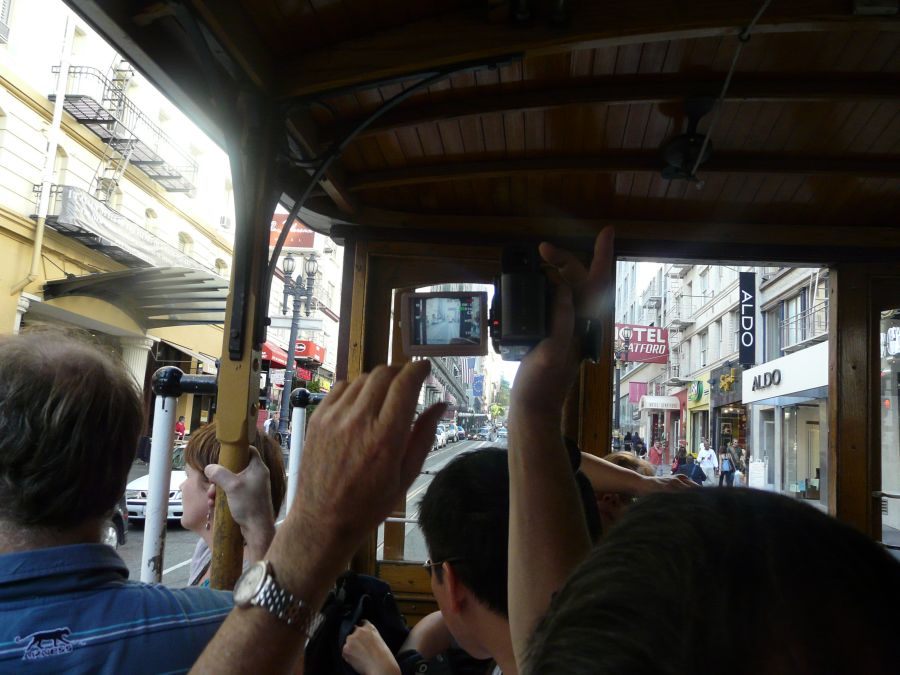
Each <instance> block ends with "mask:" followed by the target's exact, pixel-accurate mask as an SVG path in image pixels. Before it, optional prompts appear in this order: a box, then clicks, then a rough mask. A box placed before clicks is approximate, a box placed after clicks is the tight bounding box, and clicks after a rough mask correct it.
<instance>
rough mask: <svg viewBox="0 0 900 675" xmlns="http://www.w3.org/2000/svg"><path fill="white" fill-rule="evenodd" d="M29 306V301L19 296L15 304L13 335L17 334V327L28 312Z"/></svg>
mask: <svg viewBox="0 0 900 675" xmlns="http://www.w3.org/2000/svg"><path fill="white" fill-rule="evenodd" d="M30 306H31V300H29V299H28V298H26V297H25V296H24V295H20V296H19V302H18V303H17V304H16V319H15V321H14V322H13V335H15V334H16V333H18V332H19V327H20V326H21V325H22V316H23V315H24V314H25V312H27V311H28V308H29V307H30Z"/></svg>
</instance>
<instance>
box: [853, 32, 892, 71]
mask: <svg viewBox="0 0 900 675" xmlns="http://www.w3.org/2000/svg"><path fill="white" fill-rule="evenodd" d="M898 46H900V38H898V36H896V35H894V34H892V33H887V32H884V31H882V32H880V33H878V34H877V36H876V38H875V39H874V40H873V41H872V44H871V45H870V47H869V51H868V52H866V55H865V57H863V60H862V61H861V62H860V64H859V66H860V69H866V70H869V69H871V70H876V71H883V70H888V71H894V72H896V71H898V70H900V62H898V60H897V57H896V54H897V48H898Z"/></svg>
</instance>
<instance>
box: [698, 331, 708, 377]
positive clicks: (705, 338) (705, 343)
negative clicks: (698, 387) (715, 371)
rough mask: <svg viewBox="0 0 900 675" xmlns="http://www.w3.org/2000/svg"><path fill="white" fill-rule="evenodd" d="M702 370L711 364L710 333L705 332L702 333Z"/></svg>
mask: <svg viewBox="0 0 900 675" xmlns="http://www.w3.org/2000/svg"><path fill="white" fill-rule="evenodd" d="M699 337H700V348H699V351H700V368H706V364H707V363H708V362H709V360H708V357H709V331H703V332H702V333H700V336H699Z"/></svg>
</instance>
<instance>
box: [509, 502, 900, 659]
mask: <svg viewBox="0 0 900 675" xmlns="http://www.w3.org/2000/svg"><path fill="white" fill-rule="evenodd" d="M710 588H713V589H715V592H714V594H713V595H712V596H710V594H709V589H710ZM898 606H900V564H898V563H897V562H896V561H895V560H894V559H893V558H891V557H890V556H889V555H888V554H887V553H886V552H885V551H884V550H883V549H882V548H881V547H880V546H879V545H877V544H876V543H874V542H873V541H872V540H870V539H869V538H867V537H866V536H864V535H863V534H861V533H860V532H858V531H856V530H854V529H852V528H850V527H848V526H846V525H843V524H841V523H839V522H838V521H837V520H835V519H833V518H831V517H829V516H827V515H825V514H823V513H820V512H818V511H816V510H815V509H813V508H812V507H810V506H807V505H805V504H802V503H800V502H797V501H794V500H791V499H788V498H787V497H782V496H780V495H775V494H771V493H765V492H758V491H754V490H717V489H715V490H690V491H686V492H680V493H673V494H660V495H653V496H650V497H647V498H645V499H643V500H641V501H640V502H638V503H637V504H636V505H635V506H633V507H632V508H631V509H630V510H629V511H628V513H627V514H626V515H625V516H624V517H623V518H622V520H621V521H620V522H619V523H618V524H617V525H616V527H614V528H613V530H612V532H610V533H609V535H608V536H607V537H606V538H605V539H604V540H603V542H602V543H601V544H600V545H599V546H597V547H596V548H595V549H594V551H593V552H592V553H591V555H590V556H589V557H588V559H587V560H586V561H585V562H584V563H582V565H581V566H580V567H579V568H578V569H577V570H576V571H575V572H574V574H573V575H572V576H571V577H570V579H569V580H568V581H567V583H566V585H565V586H564V587H563V588H562V590H560V592H559V593H558V594H557V596H556V597H555V598H554V601H553V603H552V605H551V608H550V610H549V612H548V614H547V616H545V617H544V619H543V620H542V621H541V623H540V624H539V626H538V627H537V629H536V630H535V632H534V635H533V636H532V640H531V645H530V647H529V652H528V658H527V665H526V668H525V669H524V670H523V672H524V673H541V675H544V674H553V673H566V674H567V675H568V674H570V675H581V674H585V675H586V674H587V673H591V674H593V673H673V674H674V673H698V674H705V673H720V672H725V671H727V672H730V673H736V674H738V675H742V674H744V673H746V674H747V675H749V674H751V673H799V674H802V675H806V674H809V675H812V674H814V673H829V672H833V673H839V672H864V673H888V672H895V671H896V650H895V644H896V639H895V636H894V634H893V633H894V630H893V626H895V625H896V620H895V619H896V617H895V616H894V612H895V611H896V607H898ZM660 636H665V641H664V642H665V648H661V644H662V642H661V640H660ZM736 654H740V657H739V658H736Z"/></svg>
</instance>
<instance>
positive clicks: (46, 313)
mask: <svg viewBox="0 0 900 675" xmlns="http://www.w3.org/2000/svg"><path fill="white" fill-rule="evenodd" d="M3 6H4V14H5V16H4V17H3V18H4V30H3V34H2V35H0V37H2V39H0V327H2V328H0V330H3V331H6V332H8V331H17V330H19V329H20V328H22V327H23V326H24V327H27V326H29V325H34V324H39V323H50V324H56V325H60V326H65V327H69V328H78V329H81V330H84V331H89V332H91V333H93V334H94V335H95V337H96V339H97V341H98V342H99V343H101V344H102V345H104V346H105V347H107V348H108V349H109V350H110V351H112V352H115V353H116V354H118V355H119V356H121V357H122V358H123V359H124V362H125V364H126V367H127V368H128V369H129V371H130V372H131V374H132V375H133V377H134V378H135V381H136V382H137V383H139V384H140V385H142V386H143V385H145V383H146V377H147V373H148V372H152V371H153V370H155V369H156V368H157V367H159V366H160V365H166V364H172V365H178V366H179V367H181V368H182V369H184V370H191V371H194V372H197V371H203V372H215V361H216V359H217V358H218V357H219V354H220V350H221V345H222V330H221V325H217V324H216V323H215V322H213V321H210V320H209V318H210V317H211V316H213V315H215V314H216V312H217V311H218V307H219V305H221V308H222V309H224V299H225V294H226V293H227V285H228V276H229V274H230V265H231V239H232V235H231V223H232V220H233V200H232V195H231V185H230V174H229V168H228V161H227V157H226V156H225V154H224V153H223V152H222V150H221V149H219V148H218V147H217V146H216V145H215V144H214V143H212V142H211V141H210V140H209V139H208V138H206V137H205V136H204V135H203V134H202V133H200V131H199V130H198V129H197V128H196V127H195V126H194V125H193V124H191V122H190V121H189V120H187V119H186V118H185V117H184V116H183V115H182V114H181V113H180V112H179V111H178V110H176V109H175V108H174V107H173V106H172V105H171V104H170V103H169V102H168V101H167V100H166V99H165V98H164V97H163V96H162V95H161V94H160V93H159V92H158V91H156V90H155V89H154V88H153V87H152V86H151V85H150V84H149V83H148V82H147V81H146V79H144V78H143V77H142V76H141V75H140V74H138V73H136V72H135V71H134V70H133V69H132V68H131V67H130V65H129V64H128V63H127V62H125V61H123V60H122V58H121V57H120V56H119V55H117V54H116V53H115V52H114V51H113V50H112V49H111V48H110V47H109V46H108V45H107V44H106V43H105V42H104V41H103V40H102V39H101V38H100V37H99V36H98V35H97V34H96V33H94V32H93V31H92V30H91V29H90V27H88V26H87V25H86V24H84V23H83V22H81V21H80V20H79V19H78V18H77V17H76V16H75V15H74V14H73V13H72V12H71V11H69V10H68V9H67V8H66V7H65V6H64V5H63V4H62V2H59V1H57V0H28V1H27V2H26V1H24V0H12V1H11V2H10V1H7V2H4V4H3ZM60 73H62V74H61V75H60ZM57 101H59V111H60V112H59V114H57V115H54V108H55V105H56V102H57ZM42 196H43V199H42V198H41V197H42ZM38 223H46V226H45V227H44V228H43V241H42V242H40V238H39V237H37V236H36V235H37V232H38V230H39V228H38ZM36 246H39V248H38V250H36ZM33 262H34V263H36V264H33ZM162 269H165V270H169V271H168V272H166V273H163V272H161V271H160V270H162ZM173 270H178V271H173ZM191 286H193V287H194V288H196V287H198V286H202V287H203V289H204V290H205V291H206V292H207V293H206V298H207V299H209V298H210V297H211V298H213V301H212V302H213V304H214V306H207V305H204V303H195V302H190V301H188V300H187V298H188V297H189V295H188V294H187V290H186V289H188V288H189V287H191ZM147 287H152V288H154V289H156V292H155V293H149V294H147V293H145V294H144V295H141V294H138V293H136V292H135V289H137V288H147ZM145 393H146V392H145ZM148 405H149V397H148ZM211 408H212V406H211V404H210V402H209V401H201V400H199V399H198V400H197V401H195V400H194V397H193V396H184V397H182V399H180V400H179V413H181V414H184V415H185V417H186V418H187V420H188V422H189V423H191V422H193V423H194V424H197V423H202V422H204V421H206V420H208V419H209V416H210V414H211Z"/></svg>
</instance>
